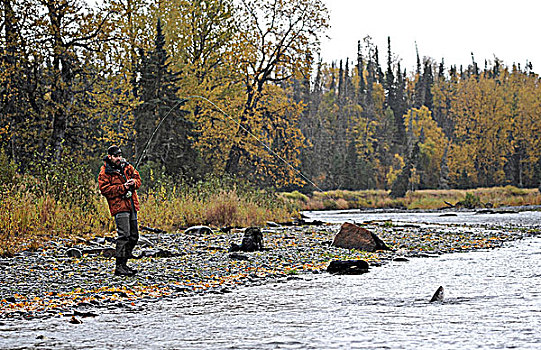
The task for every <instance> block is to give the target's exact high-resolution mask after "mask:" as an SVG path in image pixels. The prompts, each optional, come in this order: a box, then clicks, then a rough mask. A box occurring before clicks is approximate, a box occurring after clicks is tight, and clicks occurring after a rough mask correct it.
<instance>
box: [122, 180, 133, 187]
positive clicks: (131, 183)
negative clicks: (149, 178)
mask: <svg viewBox="0 0 541 350" xmlns="http://www.w3.org/2000/svg"><path fill="white" fill-rule="evenodd" d="M134 185H135V180H134V179H129V180H128V181H126V183H125V184H124V187H126V188H130V187H131V186H134Z"/></svg>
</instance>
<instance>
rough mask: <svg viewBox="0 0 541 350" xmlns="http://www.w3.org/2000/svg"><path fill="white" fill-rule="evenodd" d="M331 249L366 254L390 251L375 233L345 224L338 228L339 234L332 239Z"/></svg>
mask: <svg viewBox="0 0 541 350" xmlns="http://www.w3.org/2000/svg"><path fill="white" fill-rule="evenodd" d="M332 246H333V247H339V248H346V249H359V250H364V251H367V252H375V251H376V250H390V249H389V247H387V245H386V244H385V242H383V241H382V240H381V239H380V238H379V237H378V236H376V234H375V233H373V232H371V231H369V230H367V229H365V228H362V227H359V226H357V225H354V224H350V223H349V222H346V223H344V224H342V227H340V232H338V233H337V234H336V237H334V241H333V242H332Z"/></svg>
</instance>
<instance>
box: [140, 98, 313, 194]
mask: <svg viewBox="0 0 541 350" xmlns="http://www.w3.org/2000/svg"><path fill="white" fill-rule="evenodd" d="M192 99H200V100H203V101H206V102H208V103H209V104H211V105H212V106H213V107H214V108H216V110H217V111H218V112H220V113H222V114H223V115H225V116H226V117H227V118H229V119H230V120H232V121H233V122H234V123H235V124H237V125H238V127H239V128H241V129H242V130H243V131H245V132H246V133H247V134H248V135H250V136H251V137H253V138H254V139H255V140H257V142H259V143H260V144H261V145H262V146H263V147H265V148H266V149H267V150H268V152H269V153H270V154H272V155H273V156H275V157H276V158H278V159H279V160H280V161H282V162H283V163H284V164H286V165H287V166H288V167H290V168H291V169H293V171H294V172H295V173H297V174H299V175H300V176H301V177H302V178H303V179H305V180H306V181H307V182H308V183H309V184H311V185H312V186H314V188H316V189H317V190H318V191H320V192H323V190H322V189H321V188H320V187H319V186H318V185H316V184H315V183H314V182H313V181H312V180H310V179H309V178H308V177H307V176H306V175H304V174H303V173H302V172H301V171H300V170H298V169H297V168H295V167H294V166H293V165H291V164H290V163H289V162H288V161H287V160H285V159H284V158H283V157H282V156H280V155H279V154H278V153H276V152H275V151H273V150H272V149H271V148H270V147H269V146H268V145H267V144H266V143H265V142H263V141H262V140H260V139H259V138H258V137H257V136H256V135H254V134H253V133H252V132H251V131H250V130H248V129H247V128H245V127H244V126H243V125H242V124H241V123H240V122H239V121H238V120H236V119H234V118H233V117H231V116H230V115H229V114H227V113H226V112H225V111H224V110H223V109H221V108H220V107H218V106H217V105H216V104H215V103H214V102H212V101H211V100H209V99H208V98H206V97H203V96H199V95H194V96H188V97H185V98H183V99H181V100H180V101H178V102H177V103H176V104H175V105H174V106H173V107H171V108H170V109H169V111H167V113H166V114H165V116H164V117H163V118H162V119H161V120H160V122H159V123H158V125H157V126H156V127H155V128H154V131H153V132H152V134H151V135H150V137H149V138H148V140H147V142H146V144H145V147H144V148H143V151H142V152H141V154H140V155H139V157H138V158H137V162H136V163H135V167H136V168H137V167H138V166H139V163H140V162H141V160H142V159H143V157H144V156H145V154H146V151H147V149H148V146H149V145H150V143H151V142H152V139H153V138H154V135H156V132H157V131H158V129H159V128H160V126H162V124H163V122H164V121H165V119H167V117H169V115H170V114H171V112H173V110H174V109H175V108H177V107H178V106H180V105H181V104H184V103H186V102H187V101H189V100H192Z"/></svg>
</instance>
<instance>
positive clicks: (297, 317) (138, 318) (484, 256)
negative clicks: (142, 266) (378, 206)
mask: <svg viewBox="0 0 541 350" xmlns="http://www.w3.org/2000/svg"><path fill="white" fill-rule="evenodd" d="M331 214H332V213H322V214H317V213H308V215H309V216H310V217H311V218H322V219H325V220H326V221H333V222H340V221H344V220H346V219H351V220H352V221H354V220H358V221H362V220H386V219H391V220H403V221H408V222H427V223H437V222H441V221H439V220H444V221H445V222H446V223H449V220H455V221H456V222H457V223H460V222H461V223H464V222H465V221H463V219H464V218H461V217H458V216H457V217H439V216H436V215H432V213H429V214H426V213H415V214H412V213H409V214H406V213H392V214H389V213H373V214H370V217H368V216H366V215H362V214H361V213H349V214H343V213H342V212H339V213H335V214H333V215H331ZM355 215H358V216H355ZM465 215H470V214H469V213H468V214H465ZM471 215H473V214H471ZM502 215H508V217H507V218H505V217H503V216H502ZM540 218H541V215H540V213H539V212H522V213H507V214H498V215H496V216H494V214H492V215H488V216H487V217H486V218H485V219H482V217H479V216H476V217H475V220H477V221H476V223H480V224H483V223H486V224H489V225H496V222H497V224H510V225H521V226H525V227H539V223H540V221H539V220H540ZM540 258H541V238H540V237H539V236H538V237H531V238H526V239H523V240H520V241H514V242H509V243H506V244H505V245H504V246H503V247H501V248H497V249H494V250H484V251H475V252H468V253H456V254H446V255H442V256H440V257H437V258H412V259H410V260H409V261H408V262H390V263H388V264H385V265H383V266H381V267H373V268H371V269H370V272H369V273H367V274H363V275H359V276H333V275H329V274H326V273H324V274H319V275H301V276H299V277H298V278H297V279H293V280H289V281H287V283H278V282H276V283H269V284H266V285H262V286H255V287H254V286H253V287H243V288H239V289H237V290H234V291H233V292H232V293H228V294H223V295H214V294H208V295H200V296H193V297H184V298H177V299H171V300H163V301H159V302H155V303H150V304H146V305H144V306H142V307H140V308H138V309H134V310H131V311H130V310H121V312H119V311H113V310H111V311H108V310H105V311H104V312H100V313H101V314H100V315H99V316H98V317H95V318H85V319H84V323H83V324H80V325H72V324H69V323H68V322H66V319H65V318H62V317H57V318H53V319H50V320H47V321H40V320H29V321H18V324H17V326H13V325H12V324H8V325H0V347H1V348H4V349H23V348H43V349H49V348H50V349H53V348H54V349H72V348H77V349H97V348H102V349H125V348H130V349H350V348H354V349H379V348H381V349H386V348H388V349H418V348H430V349H434V348H435V349H476V348H477V349H504V348H518V349H539V346H540V344H541V334H540V331H541V298H540V297H541V292H540V290H539V286H540V285H541V264H539V261H540ZM440 285H441V286H443V287H444V289H445V298H444V300H443V302H441V303H440V302H436V303H430V302H429V300H430V298H431V296H432V294H433V293H434V292H435V290H436V289H437V288H438V287H439V286H440Z"/></svg>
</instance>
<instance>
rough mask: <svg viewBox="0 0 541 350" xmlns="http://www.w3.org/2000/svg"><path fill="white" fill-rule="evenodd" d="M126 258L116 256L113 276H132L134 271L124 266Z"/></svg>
mask: <svg viewBox="0 0 541 350" xmlns="http://www.w3.org/2000/svg"><path fill="white" fill-rule="evenodd" d="M126 260H127V259H126V258H116V268H115V276H133V275H135V272H133V271H132V270H130V269H129V268H128V266H126Z"/></svg>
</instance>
